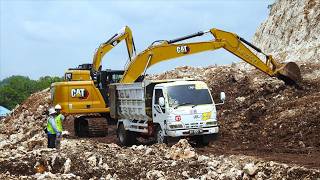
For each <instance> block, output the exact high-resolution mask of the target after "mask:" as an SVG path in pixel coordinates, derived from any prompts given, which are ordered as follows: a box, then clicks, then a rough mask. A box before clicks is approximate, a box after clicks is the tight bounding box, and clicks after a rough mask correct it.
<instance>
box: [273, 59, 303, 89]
mask: <svg viewBox="0 0 320 180" xmlns="http://www.w3.org/2000/svg"><path fill="white" fill-rule="evenodd" d="M277 77H278V78H279V79H281V80H283V81H284V82H285V83H286V84H288V85H295V84H298V83H299V82H300V81H301V72H300V68H299V66H298V65H297V64H296V63H294V62H289V63H286V64H284V65H283V66H282V67H281V68H279V70H278V73H277Z"/></svg>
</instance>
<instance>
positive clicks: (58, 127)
mask: <svg viewBox="0 0 320 180" xmlns="http://www.w3.org/2000/svg"><path fill="white" fill-rule="evenodd" d="M61 116H62V114H59V115H58V116H57V117H56V118H55V119H54V120H55V122H56V126H57V129H58V131H59V132H62V131H63V128H62V119H61Z"/></svg>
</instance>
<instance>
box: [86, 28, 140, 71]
mask: <svg viewBox="0 0 320 180" xmlns="http://www.w3.org/2000/svg"><path fill="white" fill-rule="evenodd" d="M123 40H125V41H126V45H127V50H128V56H129V59H130V60H131V58H132V57H133V56H134V55H135V53H136V49H135V45H134V41H133V37H132V31H131V29H130V28H129V27H128V26H125V27H123V28H122V29H121V30H120V31H119V32H118V33H116V34H115V35H113V36H112V37H111V38H110V39H109V40H108V41H106V42H105V43H102V44H101V45H100V46H99V48H98V49H97V51H96V53H95V54H94V57H93V62H92V70H93V71H94V72H97V71H99V68H100V65H101V61H102V58H103V56H104V55H105V54H106V53H108V52H109V51H110V50H111V49H113V48H114V47H115V46H116V45H117V44H119V43H120V42H121V41H123Z"/></svg>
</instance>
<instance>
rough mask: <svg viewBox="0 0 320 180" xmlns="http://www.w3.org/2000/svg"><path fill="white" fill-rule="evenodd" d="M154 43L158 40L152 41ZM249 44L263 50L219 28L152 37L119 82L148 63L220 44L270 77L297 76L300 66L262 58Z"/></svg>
mask: <svg viewBox="0 0 320 180" xmlns="http://www.w3.org/2000/svg"><path fill="white" fill-rule="evenodd" d="M207 33H210V34H212V35H213V36H214V39H213V40H210V41H204V42H191V43H180V44H174V43H176V42H179V41H183V40H186V39H190V38H193V37H197V36H202V35H204V34H207ZM155 43H158V44H155ZM245 44H246V45H247V46H250V47H251V48H253V49H254V50H255V51H257V52H258V53H262V54H264V53H263V52H262V51H261V50H260V49H259V48H257V47H256V46H254V45H252V44H251V43H249V42H247V41H246V40H244V39H243V38H241V37H239V36H238V35H236V34H234V33H230V32H226V31H222V30H219V29H215V28H213V29H210V30H208V31H200V32H198V33H195V34H191V35H188V36H184V37H181V38H177V39H174V40H169V41H167V40H162V41H156V42H154V43H153V44H152V45H151V46H149V47H148V48H147V49H146V50H144V51H143V52H141V53H139V54H138V55H137V56H136V57H135V58H134V59H133V60H132V61H131V62H130V64H129V65H128V67H127V69H126V71H125V74H124V76H123V78H122V80H121V82H122V83H131V82H134V81H136V80H137V78H138V77H139V76H140V75H141V74H143V73H145V71H146V69H147V68H149V67H150V66H152V65H154V64H156V63H159V62H162V61H165V60H169V59H172V58H177V57H182V56H186V55H191V54H195V53H200V52H204V51H209V50H216V49H219V48H224V49H226V50H227V51H229V52H231V53H232V54H234V55H236V56H237V57H239V58H241V59H242V60H244V61H245V62H247V63H249V64H251V65H252V66H254V67H256V68H258V69H259V70H261V71H262V72H264V73H266V74H268V75H269V76H272V77H274V76H275V77H278V78H279V79H282V80H284V81H285V82H286V83H290V84H292V83H295V82H297V81H299V80H300V79H301V75H300V69H299V67H298V66H297V64H295V63H293V62H290V63H287V64H281V63H278V62H276V61H275V60H274V59H273V58H272V56H271V55H266V54H264V55H265V57H266V60H265V62H264V61H263V60H261V59H260V58H259V57H258V56H257V55H256V54H254V53H253V52H252V50H250V49H249V48H248V47H247V46H246V45H245Z"/></svg>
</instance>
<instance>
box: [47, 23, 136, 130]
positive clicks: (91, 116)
mask: <svg viewBox="0 0 320 180" xmlns="http://www.w3.org/2000/svg"><path fill="white" fill-rule="evenodd" d="M123 40H124V41H125V42H126V46H127V51H128V58H129V59H132V56H134V55H135V54H136V49H135V45H134V41H133V37H132V32H131V30H130V28H129V27H127V26H126V27H124V28H122V29H121V30H120V31H119V32H118V33H116V34H115V35H113V36H112V37H111V38H110V39H109V40H107V41H106V42H104V43H102V44H101V45H100V46H99V47H98V49H97V50H96V52H95V54H94V57H93V62H92V64H81V65H79V66H78V67H76V68H70V69H68V70H67V71H66V72H65V81H64V82H56V83H53V84H52V85H51V95H52V100H53V103H54V104H60V105H61V106H62V111H63V113H65V114H73V115H75V116H76V118H75V122H74V129H75V134H76V135H78V136H105V135H106V134H107V122H106V119H109V118H108V112H109V109H108V106H107V104H109V102H108V84H110V83H117V82H119V81H120V80H121V79H122V75H123V73H124V70H110V69H107V70H101V68H102V67H101V61H102V59H103V57H104V55H105V54H106V53H108V52H109V51H110V50H112V49H113V48H114V47H115V46H116V45H118V44H119V43H120V42H121V41H123ZM101 115H102V116H101Z"/></svg>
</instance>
